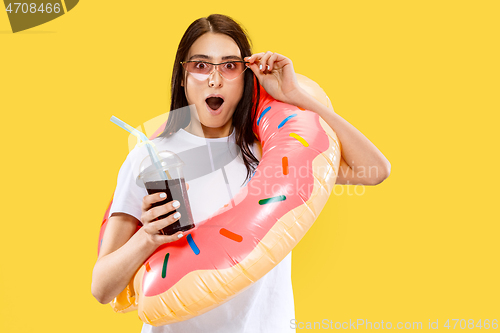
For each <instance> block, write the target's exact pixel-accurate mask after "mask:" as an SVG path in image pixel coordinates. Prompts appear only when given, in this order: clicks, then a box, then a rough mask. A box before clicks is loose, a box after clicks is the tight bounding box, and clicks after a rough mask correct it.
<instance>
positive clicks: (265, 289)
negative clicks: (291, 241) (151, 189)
mask: <svg viewBox="0 0 500 333" xmlns="http://www.w3.org/2000/svg"><path fill="white" fill-rule="evenodd" d="M228 140H229V142H232V143H234V142H235V135H234V131H233V133H232V134H231V135H230V136H229V137H225V138H215V139H206V138H202V137H199V136H195V135H193V134H191V133H189V132H187V131H185V130H183V129H181V130H179V131H178V132H177V133H174V134H173V135H172V136H171V137H169V138H161V139H159V138H157V139H154V140H153V142H154V143H155V145H156V148H157V151H162V150H169V151H172V152H174V153H176V154H179V153H181V152H183V151H187V150H188V149H193V148H196V147H200V146H205V145H210V144H211V143H218V144H220V143H221V142H228ZM257 147H258V146H257V144H254V146H253V147H252V148H253V149H252V150H253V153H254V155H255V156H256V157H257V158H258V159H259V160H260V158H261V156H260V151H259V149H258V148H257ZM147 156H148V152H147V149H146V148H145V146H141V147H136V148H134V149H133V150H132V151H131V152H130V153H129V155H128V156H127V159H126V160H125V162H124V163H123V165H122V167H121V169H120V172H119V174H118V181H117V186H116V190H115V194H114V197H113V204H112V206H111V209H110V212H109V215H110V216H111V214H112V213H114V212H122V213H127V214H129V215H132V216H134V217H135V218H137V219H138V220H140V218H141V204H142V199H143V197H144V196H146V195H147V194H148V193H147V191H146V189H144V188H142V187H139V186H138V185H137V184H136V178H137V175H138V174H139V165H140V163H141V161H142V160H143V159H144V158H145V157H147ZM224 172H225V176H226V177H224V174H223V171H222V169H218V170H215V171H213V172H211V173H209V174H206V175H204V176H201V177H198V178H196V179H191V180H187V182H188V183H189V191H188V196H189V202H190V205H191V210H192V213H193V219H194V222H195V223H197V222H199V221H203V220H205V219H207V218H208V217H210V216H211V214H213V213H215V212H216V211H217V210H218V209H219V208H221V207H223V206H224V205H225V204H227V203H228V202H229V201H230V199H231V198H232V197H233V196H234V195H235V194H236V193H238V192H239V190H240V189H241V187H243V186H245V185H246V184H243V182H244V180H245V177H246V168H245V165H244V163H243V160H242V158H241V152H240V155H238V157H237V158H235V159H234V160H232V161H231V162H229V163H228V164H227V165H226V166H225V167H224ZM225 179H227V183H226V180H225ZM291 264H292V258H291V253H290V254H288V256H286V257H285V259H283V260H282V261H281V262H280V263H279V264H278V265H277V266H276V267H274V268H273V269H272V270H271V271H270V272H269V273H268V274H266V275H265V276H264V277H262V278H261V279H260V280H258V281H257V282H255V283H254V284H252V285H251V286H250V287H248V288H247V289H246V290H244V291H243V292H241V293H240V294H239V295H237V296H235V297H234V298H233V299H231V300H230V301H228V302H226V303H224V304H222V305H220V306H218V307H216V308H215V309H213V310H210V311H209V312H206V313H204V314H202V315H199V316H197V317H194V318H192V319H189V320H186V321H182V322H178V323H174V324H170V325H165V326H160V327H153V326H150V325H148V324H144V325H143V328H142V333H181V332H182V333H184V332H186V333H187V332H188V333H205V332H211V333H257V332H258V333H268V332H269V333H281V332H286V333H290V332H295V330H294V329H292V328H291V327H290V326H291V325H290V322H291V320H292V319H294V318H295V310H294V300H293V290H292V281H291Z"/></svg>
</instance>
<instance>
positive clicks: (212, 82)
mask: <svg viewBox="0 0 500 333" xmlns="http://www.w3.org/2000/svg"><path fill="white" fill-rule="evenodd" d="M208 86H209V87H222V75H221V73H220V72H219V70H218V68H215V69H214V71H213V72H212V73H210V76H209V77H208Z"/></svg>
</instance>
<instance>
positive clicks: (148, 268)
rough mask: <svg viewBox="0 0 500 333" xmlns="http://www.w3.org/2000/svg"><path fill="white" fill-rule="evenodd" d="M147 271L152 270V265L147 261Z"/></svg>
mask: <svg viewBox="0 0 500 333" xmlns="http://www.w3.org/2000/svg"><path fill="white" fill-rule="evenodd" d="M145 266H146V272H149V271H150V270H151V266H149V262H147V263H146V265H145Z"/></svg>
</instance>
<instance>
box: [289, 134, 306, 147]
mask: <svg viewBox="0 0 500 333" xmlns="http://www.w3.org/2000/svg"><path fill="white" fill-rule="evenodd" d="M290 136H291V137H292V138H295V139H297V140H299V142H300V143H302V144H303V145H304V147H308V146H309V144H308V143H307V141H306V140H304V138H303V137H301V136H300V135H298V134H295V133H290Z"/></svg>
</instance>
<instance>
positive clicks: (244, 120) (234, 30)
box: [159, 14, 260, 181]
mask: <svg viewBox="0 0 500 333" xmlns="http://www.w3.org/2000/svg"><path fill="white" fill-rule="evenodd" d="M207 32H213V33H220V34H224V35H227V36H229V37H231V38H232V39H233V40H234V42H235V43H236V44H237V45H238V48H239V49H240V52H241V56H242V57H248V56H251V55H252V51H251V41H250V38H249V37H248V34H247V32H246V31H245V30H244V28H242V27H241V26H240V25H239V24H238V23H236V22H235V21H234V20H233V19H232V18H230V17H228V16H225V15H220V14H212V15H210V16H208V17H202V18H200V19H198V20H196V21H194V22H193V23H191V25H190V26H189V27H188V28H187V30H186V32H185V33H184V35H183V36H182V39H181V41H180V43H179V47H178V49H177V54H176V56H175V62H174V68H173V71H172V86H171V96H172V98H171V103H170V111H172V110H176V109H179V108H182V107H185V106H188V102H187V99H186V94H185V92H184V87H182V86H181V82H182V79H183V75H184V72H183V71H184V68H183V67H182V65H181V61H186V60H187V59H186V58H187V54H188V52H189V49H190V47H191V45H193V43H194V42H195V41H196V40H197V39H198V38H199V37H201V36H202V35H203V34H206V33H207ZM244 75H245V77H244V89H243V96H242V97H241V99H240V101H239V103H238V105H237V106H236V110H235V111H234V113H233V117H232V125H233V127H234V131H235V143H236V144H237V145H238V146H239V147H240V150H241V152H242V154H241V155H242V158H243V163H244V164H245V167H246V169H247V177H246V179H245V181H246V180H247V179H248V178H249V177H250V176H251V174H252V173H253V172H254V170H255V168H256V167H257V165H258V163H259V160H258V159H257V158H256V157H255V156H254V155H253V153H252V151H251V149H250V146H251V145H253V143H254V141H255V136H254V133H253V131H252V125H253V122H254V119H255V114H256V111H257V108H258V101H259V98H260V91H259V90H260V89H255V95H254V87H255V86H258V84H259V83H258V80H257V78H256V77H254V74H253V72H252V71H251V70H246V71H245V73H244ZM189 122H190V114H189V113H188V112H171V113H170V114H169V116H168V120H167V124H166V125H165V130H164V131H163V132H162V133H161V134H160V135H159V137H165V138H168V137H169V136H171V135H173V134H174V133H176V132H177V131H178V130H179V129H181V128H185V127H186V126H188V125H189Z"/></svg>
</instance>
